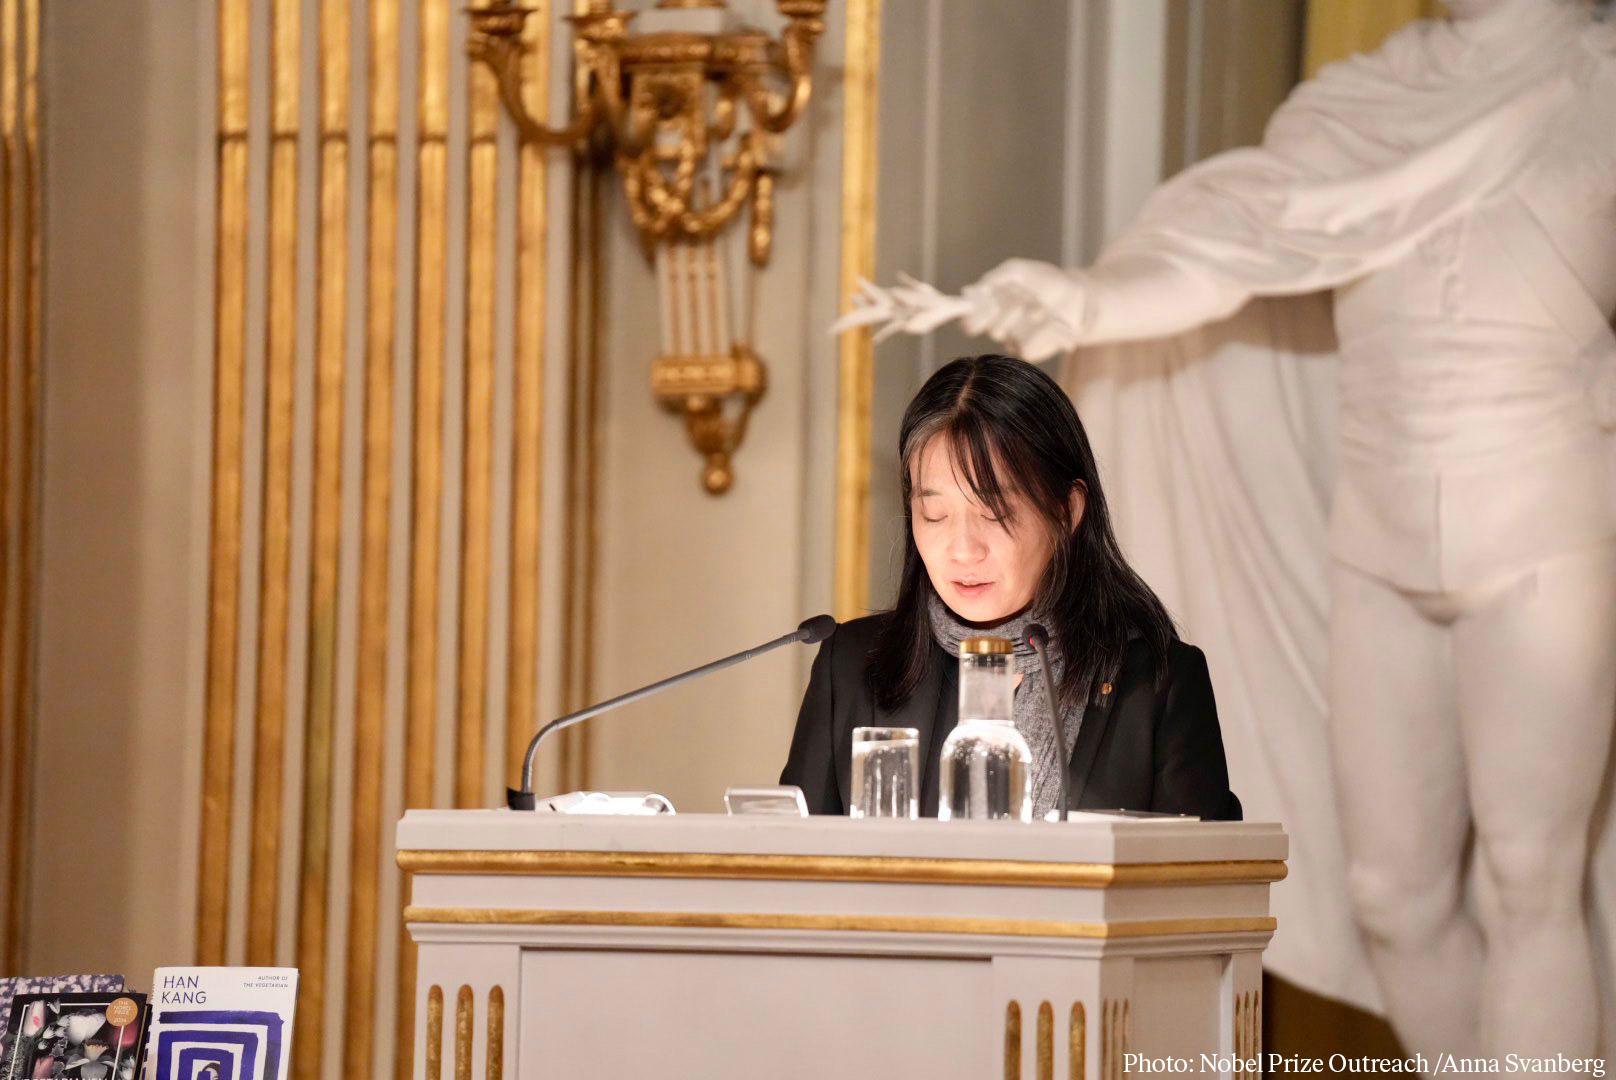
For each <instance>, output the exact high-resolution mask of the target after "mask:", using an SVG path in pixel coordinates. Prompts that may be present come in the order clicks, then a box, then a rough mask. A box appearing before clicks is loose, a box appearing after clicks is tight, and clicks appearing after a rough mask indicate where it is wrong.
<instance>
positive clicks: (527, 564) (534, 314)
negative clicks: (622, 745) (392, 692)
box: [505, 0, 550, 783]
mask: <svg viewBox="0 0 1616 1080" xmlns="http://www.w3.org/2000/svg"><path fill="white" fill-rule="evenodd" d="M549 26H550V10H549V4H548V3H546V2H544V0H539V2H537V3H535V4H534V5H533V6H532V8H531V9H530V13H529V15H528V17H527V22H526V23H525V24H524V26H523V29H522V38H523V41H522V45H523V52H524V63H525V65H526V70H525V72H524V77H523V80H522V87H523V94H524V96H525V99H526V103H527V108H528V112H529V113H530V115H533V116H540V117H542V116H546V115H548V113H549V94H548V89H549V81H550V64H549V40H550V35H549ZM517 154H518V158H517V174H516V184H517V187H516V312H515V318H516V344H515V361H514V365H513V366H514V368H515V373H514V383H515V386H514V391H513V395H512V396H513V399H514V400H513V402H512V417H511V419H512V425H511V426H512V432H511V571H510V572H511V579H510V589H509V590H508V592H509V598H510V599H509V603H510V634H509V637H510V642H509V659H508V662H507V673H506V683H507V685H506V692H505V773H506V776H507V777H515V776H517V775H519V772H520V769H521V766H522V755H523V753H524V751H525V750H526V748H527V743H528V739H529V738H530V737H531V736H532V734H533V731H534V728H535V726H536V723H537V720H538V704H537V690H538V687H537V682H538V672H537V664H538V649H539V510H540V490H539V482H540V477H541V472H540V456H541V453H542V450H543V438H544V429H543V424H544V326H545V311H544V289H545V274H544V256H545V250H546V247H547V235H548V234H547V221H546V218H545V207H546V196H547V191H546V186H547V185H546V170H545V160H544V158H545V147H543V146H541V145H539V144H538V143H532V142H524V143H523V144H522V145H521V147H520V148H519V149H518V151H517ZM514 782H515V781H513V783H514Z"/></svg>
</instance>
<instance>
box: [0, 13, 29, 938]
mask: <svg viewBox="0 0 1616 1080" xmlns="http://www.w3.org/2000/svg"><path fill="white" fill-rule="evenodd" d="M17 4H18V0H0V657H4V656H5V655H6V647H7V645H8V641H7V638H9V637H10V631H11V593H12V588H13V582H12V580H11V551H10V549H11V537H12V514H11V486H12V485H11V473H12V469H11V466H12V462H11V447H12V382H13V373H14V372H15V370H16V366H17V359H18V358H17V355H16V351H15V349H14V348H13V344H14V332H13V328H14V326H15V318H14V316H15V313H16V305H15V304H14V303H13V292H14V290H15V289H16V287H17V284H18V282H19V280H20V278H21V274H20V273H19V272H18V269H19V268H18V266H17V260H16V258H15V244H16V241H17V239H18V238H19V236H20V234H21V232H22V230H21V229H20V228H18V227H17V226H18V224H19V222H18V221H17V220H16V217H17V215H16V214H15V212H14V206H15V203H16V199H15V195H16V190H17V180H18V176H19V174H20V173H21V169H20V168H19V162H18V161H17V157H18V154H17V144H18V108H17V105H18V96H19V95H18V88H17V75H18V72H17V31H18V27H17V16H18V11H17ZM17 629H18V634H19V636H21V630H22V628H21V626H19V627H18V628H17ZM0 724H4V725H5V728H6V744H7V745H9V746H11V747H15V745H16V743H17V740H18V738H19V732H20V731H21V729H22V728H23V727H24V726H25V725H24V724H23V723H22V713H21V712H20V710H18V709H16V708H15V707H14V703H13V702H12V700H11V699H9V698H7V697H6V696H5V695H4V694H3V693H0ZM19 763H20V758H14V759H13V762H12V770H11V771H12V776H11V780H12V781H13V783H16V782H18V781H25V780H26V779H27V773H26V770H25V768H24V769H19V768H18V764H19ZM19 790H20V789H19V788H17V787H13V789H12V797H13V799H14V800H15V799H16V796H17V794H18V793H19ZM17 809H18V810H20V811H21V812H23V813H26V812H27V809H28V807H27V803H26V802H20V803H17ZM20 855H21V850H20V848H8V850H7V859H8V862H9V864H10V865H11V866H16V865H17V864H18V863H19V862H20V858H19V856H20ZM8 877H9V874H8ZM7 903H8V905H17V906H19V907H20V905H21V898H20V897H15V896H10V897H8V900H7ZM10 915H11V912H10V911H9V910H8V911H7V916H8V917H7V926H8V927H9V926H10V924H11V918H10ZM18 941H19V943H20V941H21V938H20V936H19V938H18ZM6 944H7V946H8V949H9V946H10V941H9V940H8V941H7V942H6Z"/></svg>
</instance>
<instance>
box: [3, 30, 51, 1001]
mask: <svg viewBox="0 0 1616 1080" xmlns="http://www.w3.org/2000/svg"><path fill="white" fill-rule="evenodd" d="M21 30H22V54H21V56H20V57H18V58H17V59H16V60H15V61H12V60H11V59H10V58H11V56H12V54H11V53H9V52H8V53H7V56H8V64H10V63H13V62H15V63H16V64H17V66H18V68H19V80H20V88H19V89H20V93H21V99H22V101H21V105H22V109H21V117H20V130H19V132H18V165H17V168H16V170H15V172H14V173H13V174H12V176H13V179H14V180H15V181H17V182H18V186H19V187H20V189H21V193H20V195H19V197H18V200H17V202H18V208H19V209H20V211H21V213H22V229H21V230H20V233H19V236H18V243H17V263H18V270H19V273H20V276H21V280H20V282H19V287H18V300H19V302H20V306H21V318H22V327H21V332H20V334H19V336H18V339H17V345H18V347H19V349H20V352H19V354H18V364H17V367H18V371H17V389H18V392H19V396H18V401H17V410H16V419H17V440H16V442H15V444H13V445H14V446H15V448H16V452H17V477H18V483H17V500H16V541H17V562H16V574H17V576H16V590H15V592H16V597H17V601H16V608H17V623H16V626H17V637H16V643H15V644H14V646H13V651H12V659H13V662H14V664H15V667H14V668H13V671H12V680H11V715H10V723H11V740H10V746H11V755H12V757H11V783H10V791H11V799H12V813H11V815H10V836H9V840H8V843H7V847H6V850H7V853H8V860H9V861H8V863H7V868H6V869H7V873H6V889H5V893H6V897H7V901H6V903H7V908H6V910H5V912H4V913H3V915H0V920H3V921H0V969H3V970H9V971H17V970H19V969H21V967H22V942H23V920H24V918H25V916H26V914H27V910H26V905H25V903H24V900H23V897H24V894H25V888H26V883H27V871H28V854H29V853H28V833H27V828H28V802H29V800H28V795H29V760H30V756H31V754H32V752H33V724H34V643H33V623H34V614H33V613H34V588H35V582H36V579H37V577H38V574H37V566H36V556H35V533H36V530H37V524H36V514H37V507H38V471H39V470H38V460H39V458H38V453H39V448H38V446H37V442H38V437H39V419H38V418H39V390H40V383H39V325H40V322H39V320H40V300H41V297H40V286H41V282H40V274H41V271H42V267H41V249H40V215H41V209H42V208H41V195H40V191H41V188H40V159H39V0H23V5H22V27H21Z"/></svg>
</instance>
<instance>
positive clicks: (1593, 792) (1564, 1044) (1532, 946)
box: [1454, 542, 1616, 1056]
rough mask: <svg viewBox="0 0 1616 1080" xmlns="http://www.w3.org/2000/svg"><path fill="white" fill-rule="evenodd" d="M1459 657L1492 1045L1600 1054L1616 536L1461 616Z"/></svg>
mask: <svg viewBox="0 0 1616 1080" xmlns="http://www.w3.org/2000/svg"><path fill="white" fill-rule="evenodd" d="M1454 659H1455V664H1456V670H1457V674H1458V678H1459V704H1460V712H1461V728H1462V730H1463V734H1464V744H1465V759H1466V761H1467V764H1468V773H1469V782H1470V791H1471V802H1472V810H1473V813H1474V816H1475V823H1476V860H1475V864H1476V872H1477V873H1478V874H1483V875H1485V880H1484V886H1485V889H1484V891H1485V893H1486V895H1487V897H1488V901H1489V902H1488V904H1487V914H1486V918H1487V922H1488V931H1489V933H1488V955H1487V972H1486V976H1485V981H1484V990H1483V1004H1482V1016H1483V1046H1484V1048H1485V1051H1486V1052H1487V1053H1489V1054H1499V1055H1502V1054H1506V1053H1510V1052H1514V1053H1519V1054H1529V1055H1533V1056H1537V1055H1541V1054H1548V1055H1550V1056H1552V1055H1553V1054H1555V1053H1563V1054H1566V1055H1569V1056H1588V1055H1591V1054H1592V1053H1593V1052H1594V1048H1595V1042H1596V1038H1597V1028H1598V1010H1597V1003H1596V1001H1597V999H1596V997H1595V983H1594V972H1593V961H1592V953H1591V949H1590V945H1589V936H1588V925H1587V920H1586V917H1585V913H1584V911H1583V883H1584V876H1585V874H1586V873H1587V867H1588V842H1589V825H1590V817H1591V815H1592V813H1593V807H1594V803H1595V801H1596V799H1597V798H1598V793H1599V787H1600V784H1601V782H1602V780H1603V779H1604V773H1605V769H1606V763H1607V761H1608V760H1609V754H1610V743H1611V728H1612V723H1613V719H1616V542H1611V543H1605V544H1602V545H1599V546H1595V547H1591V548H1585V549H1583V550H1580V551H1576V552H1573V553H1570V554H1566V555H1561V556H1559V557H1557V558H1555V559H1552V560H1550V561H1548V562H1545V563H1543V564H1542V565H1540V566H1538V567H1537V568H1536V569H1535V570H1534V571H1532V572H1531V573H1528V574H1527V575H1526V576H1524V577H1523V578H1521V579H1520V580H1518V581H1516V582H1515V583H1513V584H1512V585H1511V587H1510V588H1509V589H1508V591H1506V592H1505V593H1503V594H1502V595H1501V596H1498V597H1496V598H1494V599H1492V600H1491V601H1490V602H1489V603H1488V605H1487V606H1486V607H1485V608H1484V609H1483V610H1480V611H1476V612H1474V613H1471V614H1468V615H1466V616H1465V617H1463V618H1461V619H1460V620H1459V621H1458V622H1457V623H1455V626H1454ZM1495 924H1496V925H1495Z"/></svg>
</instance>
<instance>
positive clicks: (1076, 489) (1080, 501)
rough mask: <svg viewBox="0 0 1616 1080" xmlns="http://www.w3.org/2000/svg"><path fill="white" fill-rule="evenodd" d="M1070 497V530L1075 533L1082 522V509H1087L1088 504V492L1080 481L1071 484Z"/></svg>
mask: <svg viewBox="0 0 1616 1080" xmlns="http://www.w3.org/2000/svg"><path fill="white" fill-rule="evenodd" d="M1070 498H1071V503H1070V507H1071V513H1072V532H1074V533H1075V532H1077V527H1078V526H1079V525H1081V524H1082V523H1083V511H1084V510H1086V509H1088V505H1089V497H1088V492H1087V491H1086V490H1085V489H1084V487H1083V485H1082V484H1081V483H1077V484H1073V485H1072V494H1071V496H1070Z"/></svg>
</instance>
